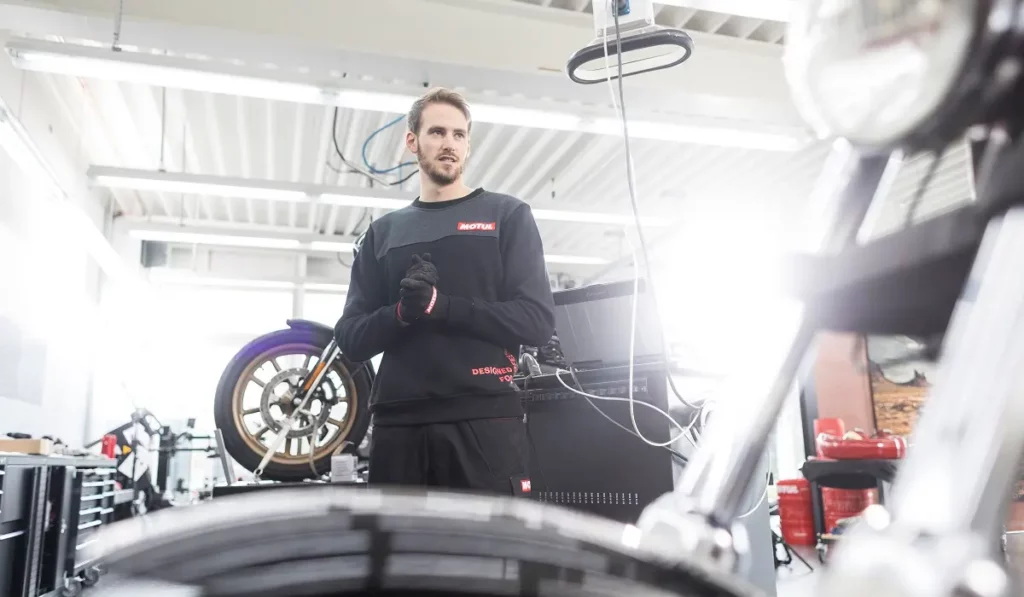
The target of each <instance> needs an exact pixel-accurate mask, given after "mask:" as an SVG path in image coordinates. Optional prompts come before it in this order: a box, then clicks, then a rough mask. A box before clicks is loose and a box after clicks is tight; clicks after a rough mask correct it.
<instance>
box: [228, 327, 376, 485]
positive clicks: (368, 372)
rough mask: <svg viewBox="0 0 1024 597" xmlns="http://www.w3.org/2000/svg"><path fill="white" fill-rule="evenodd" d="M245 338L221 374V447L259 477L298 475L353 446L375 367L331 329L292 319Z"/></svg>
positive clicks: (358, 440)
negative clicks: (356, 358) (347, 350)
mask: <svg viewBox="0 0 1024 597" xmlns="http://www.w3.org/2000/svg"><path fill="white" fill-rule="evenodd" d="M287 326H288V327H287V329H283V330H277V331H274V332H270V333H268V334H264V335H262V336H260V337H258V338H256V339H254V340H252V341H251V342H249V343H248V344H246V345H245V346H244V347H243V348H242V349H241V350H239V351H238V353H237V354H236V355H235V356H234V357H233V358H232V359H231V361H230V362H229V363H228V365H227V367H226V368H225V369H224V372H223V373H222V374H221V378H220V381H219V382H218V384H217V391H216V394H215V396H214V419H215V422H216V425H217V428H218V429H220V431H221V433H222V434H223V436H224V448H225V449H226V450H227V452H228V453H229V454H230V455H231V456H232V457H233V458H234V459H235V461H236V462H238V464H240V465H242V466H243V467H245V468H246V469H248V470H250V471H253V473H254V474H255V475H256V477H257V478H260V479H266V480H272V481H302V480H304V479H308V478H318V477H320V476H321V475H323V474H325V473H328V472H329V471H330V468H331V457H332V456H333V455H336V454H340V453H351V454H355V453H357V451H358V450H359V447H360V445H361V444H362V442H363V439H364V438H365V436H366V434H367V428H368V427H369V425H370V413H369V405H368V403H369V396H370V388H371V387H372V385H373V379H374V376H375V371H374V369H373V366H372V365H371V363H370V362H365V363H353V362H352V361H350V360H349V359H347V358H346V357H345V356H344V355H343V354H341V351H339V350H338V348H337V345H336V344H335V342H334V331H333V330H332V329H331V328H329V327H327V326H325V325H323V324H320V323H316V322H313V321H307V320H302V319H289V320H288V321H287Z"/></svg>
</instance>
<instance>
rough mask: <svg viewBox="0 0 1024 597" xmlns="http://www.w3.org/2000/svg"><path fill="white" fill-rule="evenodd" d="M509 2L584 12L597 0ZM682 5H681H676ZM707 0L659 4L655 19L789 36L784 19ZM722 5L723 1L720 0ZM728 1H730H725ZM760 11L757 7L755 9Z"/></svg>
mask: <svg viewBox="0 0 1024 597" xmlns="http://www.w3.org/2000/svg"><path fill="white" fill-rule="evenodd" d="M508 1H509V2H522V3H524V4H535V5H538V6H545V7H551V8H556V9H560V10H569V11H573V12H584V13H588V14H593V10H594V3H593V0H508ZM758 3H762V2H761V1H760V0H748V1H747V2H746V4H758ZM773 3H774V4H779V1H778V0H763V4H773ZM676 4H680V6H676ZM712 4H713V3H712V2H708V1H706V0H704V1H701V0H696V1H693V2H686V0H676V1H675V2H672V3H671V4H662V3H655V6H654V10H655V22H656V23H657V24H659V25H664V26H666V27H672V28H675V29H685V30H687V31H699V32H701V33H711V34H714V35H722V36H726V37H735V38H739V39H750V40H754V41H762V42H766V43H771V44H780V43H782V42H783V40H784V39H785V36H786V23H785V22H784V21H780V20H774V19H764V18H757V17H752V16H746V15H742V14H731V13H728V12H716V11H713V10H702V9H700V8H696V7H698V6H702V5H712ZM718 4H719V5H722V4H723V3H721V2H719V3H718ZM725 4H727V3H725ZM754 12H757V9H755V10H754Z"/></svg>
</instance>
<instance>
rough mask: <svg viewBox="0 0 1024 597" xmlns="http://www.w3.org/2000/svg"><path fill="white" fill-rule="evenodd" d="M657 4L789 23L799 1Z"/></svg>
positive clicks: (673, 0)
mask: <svg viewBox="0 0 1024 597" xmlns="http://www.w3.org/2000/svg"><path fill="white" fill-rule="evenodd" d="M657 3H658V4H667V5H669V6H681V7H683V8H696V9H697V10H710V11H714V12H720V13H724V14H730V15H736V16H740V17H751V18H754V19H765V20H768V21H787V22H788V21H789V20H790V18H791V15H792V14H793V10H795V9H796V7H797V0H657Z"/></svg>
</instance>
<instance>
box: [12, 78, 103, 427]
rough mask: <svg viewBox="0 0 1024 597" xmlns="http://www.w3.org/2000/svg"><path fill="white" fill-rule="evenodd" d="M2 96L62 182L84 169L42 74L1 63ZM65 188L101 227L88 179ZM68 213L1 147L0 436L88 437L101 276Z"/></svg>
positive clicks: (68, 126) (70, 129)
mask: <svg viewBox="0 0 1024 597" xmlns="http://www.w3.org/2000/svg"><path fill="white" fill-rule="evenodd" d="M2 62H6V61H0V63H2ZM0 98H3V99H4V101H5V103H6V104H7V105H8V107H9V108H11V109H12V110H13V111H14V112H15V114H16V115H17V116H18V118H19V120H20V121H21V122H22V123H23V124H24V126H25V128H26V129H27V130H28V131H29V133H30V134H31V135H32V136H33V138H34V139H35V140H36V145H37V146H38V147H39V149H40V151H41V152H42V153H43V154H44V155H45V156H46V158H47V159H48V160H50V162H51V166H52V167H53V169H54V170H55V171H56V172H57V173H58V175H59V176H61V177H62V179H64V177H65V175H67V176H68V178H67V179H66V180H70V179H71V178H73V177H72V176H70V174H71V173H73V172H75V171H76V170H77V171H80V172H84V168H85V166H84V163H85V162H84V159H83V160H82V161H81V162H76V161H75V159H74V157H73V153H71V152H67V151H65V150H64V148H70V147H75V142H74V138H75V135H74V132H73V127H72V126H71V123H69V122H67V121H65V120H63V119H62V118H60V113H59V112H58V111H57V110H54V109H53V106H51V105H49V104H48V102H47V101H46V99H45V98H46V96H45V94H44V89H43V87H42V83H41V82H40V80H39V78H38V77H35V76H31V75H27V76H22V74H21V73H16V72H14V71H13V69H12V68H10V66H9V64H3V65H0ZM67 190H68V192H69V193H70V194H71V195H72V200H73V201H75V202H76V204H77V205H79V206H80V207H82V208H83V209H84V211H85V212H86V214H87V216H88V217H89V218H91V219H92V220H93V222H95V223H96V224H97V225H102V222H103V209H102V207H101V203H100V202H99V201H98V200H97V199H96V198H95V197H93V196H92V195H91V194H90V193H89V191H88V190H87V189H86V188H85V187H84V185H83V186H73V185H72V186H68V187H67ZM65 210H66V205H62V204H61V203H60V202H58V201H57V200H56V199H54V198H53V197H52V196H51V195H50V194H49V193H48V192H47V190H46V187H45V186H44V184H42V183H41V181H39V180H35V179H31V178H29V176H28V175H27V174H26V173H25V172H23V170H22V169H21V168H20V167H19V166H18V165H17V164H16V163H15V161H14V160H13V159H12V158H11V156H10V155H9V154H8V153H7V152H6V151H3V150H2V149H0V433H6V432H9V431H20V432H24V433H31V434H34V435H44V434H48V435H55V436H58V437H60V438H61V439H63V440H64V441H66V442H68V443H69V444H72V445H77V444H81V443H83V441H85V440H86V438H85V426H84V424H83V421H84V420H85V419H86V417H87V412H88V402H89V397H90V390H89V388H90V377H91V375H92V370H93V356H94V346H95V344H96V342H97V339H98V336H99V334H100V330H99V329H97V327H96V320H95V317H94V315H95V309H94V306H95V297H96V292H97V287H98V284H99V280H100V274H99V270H98V268H97V266H96V264H95V263H94V262H92V260H91V259H90V258H89V257H88V255H87V253H86V252H85V250H84V248H83V246H81V244H79V243H78V242H76V238H75V236H74V230H73V229H72V228H70V226H69V225H68V224H66V222H67V220H65V219H63V218H62V216H63V215H64V214H66V213H67V212H66V211H65Z"/></svg>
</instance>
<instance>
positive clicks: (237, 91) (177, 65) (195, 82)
mask: <svg viewBox="0 0 1024 597" xmlns="http://www.w3.org/2000/svg"><path fill="white" fill-rule="evenodd" d="M6 47H7V51H8V53H9V54H10V56H11V59H12V61H13V62H14V64H15V66H17V67H19V68H22V69H26V70H34V71H41V72H51V73H64V74H72V75H75V76H81V77H97V78H103V79H108V80H116V81H130V82H134V83H143V84H150V85H156V86H169V87H176V88H179V89H192V90H195V91H206V92H212V93H224V94H229V95H234V96H236V97H237V98H239V101H241V97H243V96H248V97H256V98H264V99H276V100H283V101H291V102H303V103H312V104H324V105H333V106H340V107H346V108H354V109H358V110H367V111H375V112H391V113H395V114H403V113H405V112H406V111H407V110H408V108H409V106H410V105H411V104H412V103H413V101H415V99H416V98H418V97H419V95H420V94H421V93H422V91H423V90H422V88H419V87H415V86H403V85H394V84H388V83H382V82H375V81H373V82H371V81H356V80H348V79H345V80H344V81H340V80H339V81H335V82H332V83H330V84H324V83H322V82H319V81H317V80H316V79H314V78H312V77H311V76H310V75H305V74H301V73H298V72H296V73H292V74H284V73H280V72H278V71H277V70H273V69H268V68H261V67H243V66H237V65H231V64H211V63H210V62H209V61H201V60H194V59H188V58H178V57H170V56H160V55H153V54H145V53H138V52H135V53H133V52H127V51H122V52H114V51H111V50H109V49H107V48H94V47H87V46H76V45H73V44H60V43H51V42H41V41H35V40H28V39H20V40H12V41H10V42H8V43H7V45H6ZM637 96H639V94H632V95H631V97H637ZM468 99H469V100H470V102H471V105H472V111H473V118H474V120H476V121H478V122H490V123H501V124H512V125H516V126H518V127H529V128H537V129H554V130H560V131H569V132H587V133H594V134H599V135H607V136H621V134H622V129H621V125H620V124H619V121H618V118H617V117H616V115H615V113H614V111H612V110H611V109H610V108H604V107H601V106H582V105H575V104H567V103H559V102H552V101H535V100H527V99H519V98H502V97H493V96H484V97H477V96H473V95H472V94H470V97H469V98H468ZM236 114H239V115H240V114H242V111H241V107H240V106H239V108H238V109H236ZM630 119H631V129H630V130H631V133H630V134H631V135H632V136H633V137H634V138H637V139H660V140H664V141H674V142H679V143H695V144H699V145H725V146H730V147H742V148H750V149H765V150H772V151H795V150H797V149H799V148H800V147H803V146H804V145H805V144H807V143H808V142H809V141H810V137H809V135H808V134H807V132H806V129H805V127H804V126H802V125H801V126H777V125H772V124H770V123H767V124H765V123H756V122H749V121H742V120H738V119H737V118H736V115H735V114H734V115H732V117H731V118H715V119H709V118H702V117H694V116H684V115H680V114H678V113H676V114H674V115H673V114H671V113H667V114H656V113H647V112H643V111H640V110H635V109H631V110H630Z"/></svg>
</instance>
